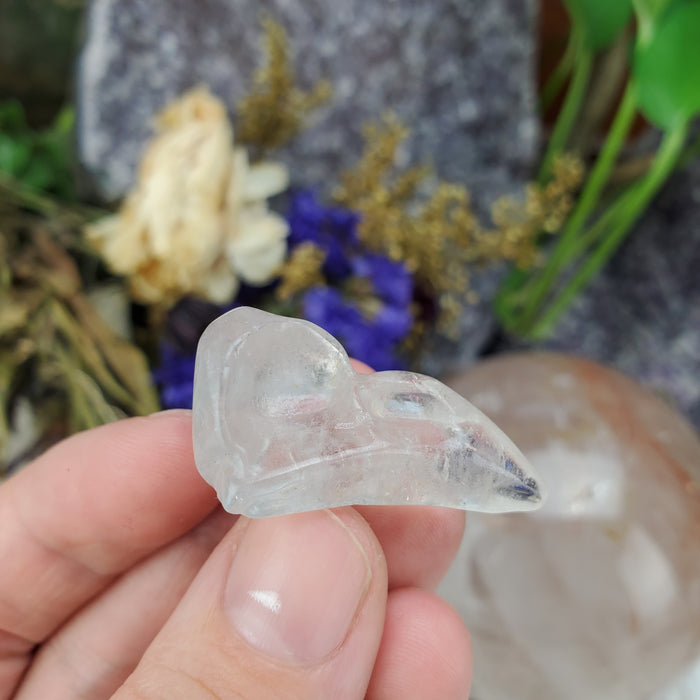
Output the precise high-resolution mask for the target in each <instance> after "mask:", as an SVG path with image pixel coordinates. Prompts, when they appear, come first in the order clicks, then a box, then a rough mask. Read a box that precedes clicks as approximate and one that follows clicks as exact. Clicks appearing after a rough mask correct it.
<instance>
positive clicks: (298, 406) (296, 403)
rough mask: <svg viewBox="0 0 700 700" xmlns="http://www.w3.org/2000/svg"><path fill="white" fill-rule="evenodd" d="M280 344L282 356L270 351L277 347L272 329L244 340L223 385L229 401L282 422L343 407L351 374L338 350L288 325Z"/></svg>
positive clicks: (310, 330) (301, 327)
mask: <svg viewBox="0 0 700 700" xmlns="http://www.w3.org/2000/svg"><path fill="white" fill-rule="evenodd" d="M282 344H283V345H282V347H283V348H284V347H286V348H289V351H288V352H281V353H280V352H271V349H273V348H278V349H279V346H280V336H279V331H278V330H277V329H275V328H273V327H272V326H269V327H263V328H261V329H260V330H258V331H257V332H256V333H254V334H251V335H250V336H248V337H247V338H246V340H245V341H244V343H243V344H242V345H241V347H240V348H239V351H238V353H237V356H236V359H235V365H236V369H237V370H238V371H235V372H234V373H233V374H234V375H235V379H234V381H232V382H230V383H229V387H228V390H229V392H230V395H231V396H232V398H233V397H234V396H238V397H240V399H241V400H245V399H247V401H246V403H247V404H248V406H250V405H251V404H252V407H253V409H254V410H255V411H256V412H257V413H258V414H259V415H261V416H264V417H267V418H280V417H284V418H286V419H294V418H295V417H296V418H303V417H304V416H307V417H308V416H309V415H315V414H319V413H323V412H326V411H328V410H329V409H330V408H331V407H333V408H334V409H335V407H336V406H338V405H342V404H343V403H347V401H348V399H347V397H348V393H349V392H348V385H349V383H350V381H351V377H352V374H353V370H352V368H351V367H350V364H349V361H348V359H347V355H345V353H344V352H343V351H342V349H341V348H339V347H336V346H335V345H333V344H332V343H330V342H328V340H326V339H325V338H324V337H323V336H322V335H321V334H320V333H318V331H317V330H315V329H313V328H312V327H310V326H308V327H307V326H304V325H299V324H295V325H291V324H290V325H289V327H288V329H287V332H286V333H285V334H284V336H283V338H282ZM268 357H269V360H267V361H266V360H265V358H268ZM244 397H245V399H244ZM234 401H235V398H234Z"/></svg>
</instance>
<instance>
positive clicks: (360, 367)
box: [350, 358, 374, 374]
mask: <svg viewBox="0 0 700 700" xmlns="http://www.w3.org/2000/svg"><path fill="white" fill-rule="evenodd" d="M350 364H351V365H352V368H353V369H354V370H355V371H356V372H357V373H358V374H373V373H374V370H373V369H372V368H371V367H370V366H369V365H368V364H365V363H364V362H362V360H355V359H354V358H350Z"/></svg>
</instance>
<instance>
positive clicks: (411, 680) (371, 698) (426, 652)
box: [367, 588, 472, 700]
mask: <svg viewBox="0 0 700 700" xmlns="http://www.w3.org/2000/svg"><path fill="white" fill-rule="evenodd" d="M471 680H472V651H471V639H470V637H469V633H468V631H467V629H466V627H465V626H464V623H463V622H462V620H461V618H460V617H459V615H458V614H457V612H456V611H455V610H454V608H452V607H451V606H450V605H449V604H448V603H446V602H445V601H444V600H442V598H440V597H438V596H437V595H435V594H433V593H430V592H428V591H423V590H420V589H415V588H405V589H402V590H398V591H394V592H392V593H391V594H390V595H389V599H388V601H387V610H386V620H385V623H384V634H383V637H382V643H381V646H380V649H379V654H378V655H377V661H376V663H375V666H374V672H373V674H372V679H371V681H370V685H369V689H368V692H367V698H368V700H384V699H387V700H388V699H389V698H402V700H411V699H413V698H415V699H416V700H419V699H421V698H428V697H431V698H432V697H435V698H442V699H443V700H450V699H454V700H466V698H467V697H468V696H469V690H470V687H471Z"/></svg>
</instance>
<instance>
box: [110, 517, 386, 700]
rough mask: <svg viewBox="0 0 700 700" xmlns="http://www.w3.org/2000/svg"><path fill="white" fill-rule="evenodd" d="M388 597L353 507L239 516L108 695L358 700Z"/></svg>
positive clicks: (379, 556)
mask: <svg viewBox="0 0 700 700" xmlns="http://www.w3.org/2000/svg"><path fill="white" fill-rule="evenodd" d="M386 598H387V574H386V563H385V561H384V555H383V553H382V550H381V547H380V545H379V543H378V541H377V540H376V538H375V536H374V534H373V533H372V531H371V529H370V527H369V526H368V525H367V523H366V522H365V521H364V520H363V519H362V517H361V516H360V515H359V514H358V513H357V512H356V511H354V510H353V509H352V508H341V509H337V510H334V511H332V512H331V511H328V510H326V511H316V512H311V513H301V514H298V515H288V516H282V517H277V518H267V519H264V520H250V519H248V518H243V517H241V518H239V520H238V522H237V523H236V525H235V526H234V528H233V529H232V530H231V531H230V532H229V533H228V534H227V536H226V537H225V538H224V539H223V540H222V541H221V543H220V544H219V545H218V547H217V548H216V549H215V550H214V552H213V553H212V555H211V556H210V558H209V560H208V561H207V562H206V564H205V565H204V567H203V568H202V570H201V571H200V573H199V574H198V576H197V578H195V580H194V581H193V583H192V585H191V586H190V588H189V590H188V592H187V593H186V595H185V597H184V598H183V599H182V601H181V602H180V604H179V606H178V608H177V609H176V610H175V612H174V613H173V614H172V616H171V617H170V619H169V620H168V622H167V623H166V625H165V626H164V627H163V629H162V630H161V632H160V633H159V635H158V636H157V637H156V639H155V640H154V641H153V643H152V644H151V646H150V647H149V649H148V650H147V651H146V653H145V654H144V656H143V658H142V660H141V663H140V664H139V665H138V667H137V668H136V670H135V671H134V672H133V673H132V675H131V676H130V677H129V678H128V680H127V681H126V683H125V684H124V685H123V686H122V688H121V689H120V690H119V691H118V692H117V694H116V695H115V696H114V697H115V698H118V699H119V700H127V699H128V698H140V699H143V698H168V700H178V699H179V698H183V699H184V698H187V699H188V700H197V699H198V698H207V700H211V699H212V698H239V699H240V698H279V697H284V698H305V699H309V698H331V697H332V698H363V697H364V695H365V691H366V689H367V685H368V683H369V679H370V675H371V673H372V668H373V666H374V661H375V657H376V654H377V650H378V648H379V643H380V641H381V636H382V630H383V626H384V612H385V606H386Z"/></svg>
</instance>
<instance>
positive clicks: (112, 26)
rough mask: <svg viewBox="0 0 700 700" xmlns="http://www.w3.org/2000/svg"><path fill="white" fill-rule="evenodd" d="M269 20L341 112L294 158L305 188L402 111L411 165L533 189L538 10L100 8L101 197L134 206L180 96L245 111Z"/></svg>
mask: <svg viewBox="0 0 700 700" xmlns="http://www.w3.org/2000/svg"><path fill="white" fill-rule="evenodd" d="M264 13H268V14H270V15H271V16H272V17H274V18H276V19H277V20H279V21H280V22H281V23H282V24H283V25H284V26H285V28H286V29H287V31H288V33H289V36H290V40H291V46H292V51H293V59H294V65H295V67H296V68H297V70H298V75H299V77H300V82H301V83H302V85H305V86H309V85H311V84H312V83H314V82H315V81H317V80H319V79H322V78H327V79H329V80H330V81H331V82H332V84H333V85H334V88H335V95H334V99H333V101H332V103H331V104H330V105H329V106H328V107H326V108H324V109H322V110H320V111H319V113H318V115H317V116H318V119H317V122H316V124H315V126H314V128H313V130H308V131H307V132H306V133H304V134H302V135H301V137H300V138H298V139H297V140H296V141H295V143H294V144H293V145H292V146H291V147H290V148H288V149H287V150H286V151H284V152H283V154H282V158H283V160H285V161H286V162H287V163H289V164H290V166H291V168H292V175H293V179H294V181H295V182H296V183H297V184H304V183H311V184H316V185H318V184H319V183H325V182H328V181H329V178H330V179H331V180H335V179H336V176H337V174H338V172H339V171H340V170H341V169H342V168H345V167H347V166H349V165H351V164H352V163H354V162H355V161H356V159H357V157H358V155H359V153H360V151H361V147H362V138H361V131H362V125H363V124H364V123H365V122H366V121H367V120H372V119H376V118H378V117H379V116H380V115H381V113H382V112H383V111H384V110H386V109H387V108H390V109H392V110H394V111H396V112H397V113H398V115H399V116H400V117H401V118H402V119H403V120H404V121H405V123H406V124H407V125H409V126H410V127H411V128H413V134H412V137H411V139H410V142H409V143H408V145H407V148H406V152H405V153H404V156H405V158H406V159H411V160H414V159H429V160H432V161H433V162H434V164H435V166H436V168H437V171H438V173H439V174H440V175H441V176H442V177H444V178H447V179H455V180H458V181H461V182H465V183H467V184H468V185H469V187H470V188H471V189H472V190H473V193H474V195H475V200H476V201H477V202H479V203H481V204H483V206H484V207H486V208H488V206H489V205H490V202H491V200H493V199H494V198H496V197H497V196H499V195H501V194H504V193H505V192H506V191H512V190H513V189H514V188H517V186H518V185H519V184H521V182H522V181H523V179H526V177H527V175H528V174H529V168H530V166H531V163H532V159H533V157H534V156H535V154H536V149H537V142H538V128H537V119H536V115H535V109H534V106H535V89H534V80H533V71H534V19H535V0H527V1H525V2H524V1H523V0H490V1H489V2H488V3H485V2H481V1H480V0H436V1H435V2H430V3H415V2H413V1H412V0H396V1H394V2H390V3H387V2H379V3H378V2H375V1H374V0H263V1H261V2H255V1H251V0H197V2H192V1H191V0H93V2H92V3H91V5H90V7H89V13H88V20H87V27H86V44H85V47H84V50H83V53H82V58H81V61H80V68H79V72H78V81H77V107H78V119H79V133H78V145H79V150H80V157H81V160H82V163H83V165H84V167H85V168H86V170H87V171H88V173H89V174H90V181H91V183H92V184H93V185H94V188H95V189H96V190H97V192H98V193H99V194H100V195H101V196H102V197H104V198H106V199H115V198H117V197H119V196H120V195H122V194H123V193H124V192H125V190H126V189H127V188H128V186H129V184H130V182H131V181H132V176H133V172H134V167H135V165H136V163H137V162H138V159H139V155H140V153H141V150H142V147H143V145H144V143H145V142H146V140H147V139H148V137H149V134H150V124H151V119H152V117H153V115H154V114H155V113H156V112H157V111H158V110H159V109H160V108H161V107H163V106H164V105H165V104H166V103H167V102H168V101H170V100H171V99H172V98H174V97H175V96H177V95H178V94H180V93H181V92H183V91H184V90H187V89H188V88H190V87H192V86H193V85H196V84H198V83H207V84H208V85H210V87H211V88H212V90H213V91H214V92H215V93H216V94H218V95H220V96H221V97H222V98H224V99H225V101H226V103H227V104H228V105H229V107H230V108H233V107H234V105H235V103H236V101H237V99H238V98H240V97H241V96H242V95H243V94H245V92H246V90H247V89H248V87H249V85H250V79H251V76H252V75H253V73H254V71H255V69H256V67H257V66H258V65H259V63H260V60H261V41H260V37H261V29H260V19H261V17H262V16H263V14H264Z"/></svg>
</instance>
